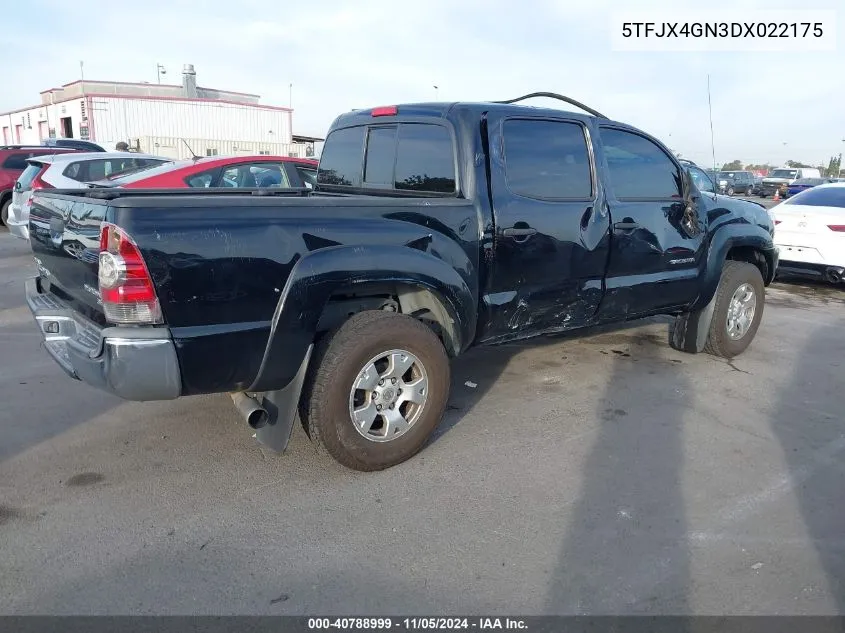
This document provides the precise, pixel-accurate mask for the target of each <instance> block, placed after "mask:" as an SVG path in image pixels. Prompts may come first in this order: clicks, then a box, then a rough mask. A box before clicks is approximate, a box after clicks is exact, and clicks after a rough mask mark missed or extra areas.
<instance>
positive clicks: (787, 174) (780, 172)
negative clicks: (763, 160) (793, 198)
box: [769, 169, 798, 180]
mask: <svg viewBox="0 0 845 633" xmlns="http://www.w3.org/2000/svg"><path fill="white" fill-rule="evenodd" d="M797 175H798V170H797V169H775V170H774V171H773V172H772V173H771V174H769V178H789V179H790V180H791V179H792V178H795V176H797Z"/></svg>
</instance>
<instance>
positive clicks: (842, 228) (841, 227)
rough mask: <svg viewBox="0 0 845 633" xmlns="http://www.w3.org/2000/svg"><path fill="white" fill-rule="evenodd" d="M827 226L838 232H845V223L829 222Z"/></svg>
mask: <svg viewBox="0 0 845 633" xmlns="http://www.w3.org/2000/svg"><path fill="white" fill-rule="evenodd" d="M827 228H829V229H830V230H831V231H836V232H837V233H845V224H828V225H827Z"/></svg>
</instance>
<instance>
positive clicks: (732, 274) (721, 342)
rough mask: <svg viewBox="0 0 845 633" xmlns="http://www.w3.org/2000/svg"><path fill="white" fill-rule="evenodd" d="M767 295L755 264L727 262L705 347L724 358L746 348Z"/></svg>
mask: <svg viewBox="0 0 845 633" xmlns="http://www.w3.org/2000/svg"><path fill="white" fill-rule="evenodd" d="M765 298H766V289H765V286H764V285H763V275H762V274H760V270H759V269H758V268H757V267H756V266H754V265H753V264H749V263H748V262H738V261H732V260H729V261H727V262H725V267H724V268H723V269H722V277H721V279H720V281H719V287H718V288H717V290H716V297H715V302H716V303H715V305H714V307H713V320H712V321H711V323H710V331H709V333H708V335H707V342H706V343H705V345H704V351H705V352H707V353H708V354H712V355H714V356H721V357H723V358H733V357H734V356H737V355H739V354H741V353H742V352H744V351H745V349H746V348H747V347H748V346H749V345H750V344H751V341H752V340H754V336H755V335H756V334H757V329H758V328H759V327H760V321H761V320H762V319H763V307H764V305H765Z"/></svg>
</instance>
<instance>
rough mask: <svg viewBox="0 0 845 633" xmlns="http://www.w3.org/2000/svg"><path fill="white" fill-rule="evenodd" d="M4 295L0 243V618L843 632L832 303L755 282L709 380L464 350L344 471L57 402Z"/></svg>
mask: <svg viewBox="0 0 845 633" xmlns="http://www.w3.org/2000/svg"><path fill="white" fill-rule="evenodd" d="M31 273H32V264H31V258H30V257H29V254H28V248H27V245H26V244H25V243H23V242H21V241H18V240H15V239H13V238H11V237H10V236H9V235H8V234H7V233H5V232H0V358H2V364H0V402H2V408H0V613H2V614H12V613H14V614H33V613H42V614H45V613H48V614H71V613H73V614H127V613H128V614H193V613H202V614H315V613H321V614H402V613H414V614H437V613H478V614H491V615H495V614H513V613H522V614H544V613H550V614H553V613H590V614H605V613H613V614H625V613H673V614H685V613H696V614H833V613H839V614H842V613H845V505H843V503H842V500H843V497H842V491H843V490H845V460H843V455H845V414H843V411H845V393H844V392H843V387H845V380H843V375H845V337H843V331H844V328H845V289H843V290H835V289H829V288H826V287H822V286H814V285H807V284H796V285H787V284H782V283H778V284H776V285H775V286H773V287H772V288H771V289H770V290H769V292H768V301H767V306H766V312H765V316H764V320H763V324H762V327H761V329H760V331H759V334H758V337H757V339H756V341H755V342H754V344H753V345H752V347H751V348H750V349H749V351H748V352H747V353H746V354H744V355H743V356H741V357H739V358H737V359H735V360H734V362H731V363H728V362H725V361H724V360H720V359H716V358H712V357H709V356H706V355H697V356H690V355H685V354H682V353H679V352H675V351H673V350H672V349H670V348H669V346H668V345H667V343H666V338H667V336H666V329H667V325H666V324H667V321H666V320H665V319H655V320H652V321H649V322H647V323H643V324H639V325H638V326H636V327H631V328H628V329H625V330H616V331H608V332H602V333H596V334H594V335H592V336H590V337H588V338H583V339H580V340H574V339H573V340H567V339H565V338H555V339H544V340H541V341H539V342H535V343H529V344H518V345H507V346H503V347H499V348H494V349H483V350H476V351H475V352H472V353H470V354H469V355H468V356H466V357H465V358H462V359H459V361H458V362H456V363H455V366H454V374H453V375H454V387H453V396H452V399H451V402H450V407H449V411H448V416H447V419H446V420H445V421H444V423H443V424H442V425H441V427H440V429H439V431H438V435H437V438H436V439H435V440H434V441H433V442H432V443H431V444H430V445H429V446H428V447H427V448H426V449H425V450H424V451H423V452H422V453H421V454H420V455H418V456H417V457H416V458H414V459H412V460H411V461H409V462H407V463H405V464H402V465H400V466H398V467H395V468H393V469H390V470H388V471H385V472H381V473H373V474H362V473H356V472H352V471H349V470H346V469H344V468H342V467H341V466H339V465H337V464H336V463H335V462H333V461H332V460H331V459H330V458H328V457H327V456H324V455H319V454H316V453H315V452H314V449H313V448H312V447H311V445H310V443H309V442H308V441H307V439H306V438H305V435H304V433H303V432H302V431H301V429H299V428H297V429H296V430H295V432H294V438H293V441H292V445H291V447H290V448H289V451H288V453H286V454H285V455H283V456H273V455H269V454H265V453H264V452H262V450H260V449H259V448H258V447H257V446H256V445H255V444H254V440H253V439H252V438H251V433H249V432H248V429H247V427H246V425H245V424H244V423H243V422H242V421H240V419H239V418H238V416H237V415H236V413H235V411H234V408H233V407H232V405H231V403H230V401H229V400H228V398H227V397H226V396H223V395H221V396H208V397H194V398H184V399H180V400H178V401H175V402H164V403H144V404H137V403H126V402H122V401H120V400H118V399H115V398H112V397H109V396H108V395H106V394H103V393H100V392H98V391H96V390H94V389H91V388H89V387H87V386H85V385H84V384H82V383H78V382H75V381H72V380H70V379H69V378H67V377H66V376H65V375H64V374H63V373H62V372H61V370H60V369H59V368H58V367H57V366H56V365H54V363H53V362H52V361H51V360H50V359H49V357H48V356H47V354H46V352H44V351H43V350H41V349H40V338H39V335H38V333H37V331H36V329H35V327H34V324H32V323H31V319H30V315H29V313H28V310H27V309H26V307H25V306H24V302H23V296H22V282H23V279H24V278H25V277H27V276H29V275H30V274H31ZM466 381H472V382H474V383H476V384H477V387H475V388H471V387H468V386H466V384H465V383H466Z"/></svg>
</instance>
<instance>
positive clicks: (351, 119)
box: [331, 92, 626, 129]
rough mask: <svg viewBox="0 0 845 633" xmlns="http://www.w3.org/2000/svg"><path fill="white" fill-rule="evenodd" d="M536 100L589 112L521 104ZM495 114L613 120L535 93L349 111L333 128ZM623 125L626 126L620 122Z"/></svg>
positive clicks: (570, 101)
mask: <svg viewBox="0 0 845 633" xmlns="http://www.w3.org/2000/svg"><path fill="white" fill-rule="evenodd" d="M535 97H546V98H550V99H556V100H558V101H562V102H564V103H567V104H570V105H574V106H576V107H578V108H581V109H582V110H585V111H586V113H584V112H577V111H575V110H570V109H568V108H567V109H561V108H554V107H549V106H545V107H537V106H530V105H525V104H522V103H519V102H521V101H524V100H527V99H531V98H535ZM491 111H493V112H495V111H510V112H520V111H525V112H531V113H532V114H535V115H537V114H539V115H541V116H543V115H545V116H552V117H559V116H561V115H562V114H563V115H565V116H567V117H571V118H575V119H581V120H586V119H588V118H598V119H601V120H604V121H611V120H610V119H608V118H607V117H606V116H604V115H603V114H601V113H600V112H598V111H596V110H594V109H592V108H590V107H589V106H587V105H584V104H583V103H580V102H578V101H575V100H574V99H570V98H569V97H565V96H563V95H559V94H556V93H552V92H534V93H531V94H528V95H524V96H522V97H517V98H516V99H509V100H507V101H474V102H473V101H455V102H427V103H402V104H398V105H388V106H381V107H375V108H365V109H360V110H352V111H351V112H347V113H344V114H341V115H340V116H338V117H337V118H336V119H335V121H334V123H333V124H332V126H331V127H332V129H334V128H336V127H348V126H351V125H356V124H363V123H372V119H373V117H379V116H384V117H386V118H388V117H390V116H401V117H403V118H405V119H407V118H414V117H429V118H430V117H439V118H446V117H447V116H449V114H450V113H455V112H470V113H473V114H476V115H478V116H481V114H482V113H484V112H491ZM388 121H389V119H388V120H386V121H385V123H387V122H388ZM614 123H615V122H614ZM620 125H626V124H624V123H620Z"/></svg>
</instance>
